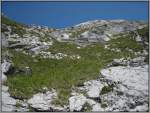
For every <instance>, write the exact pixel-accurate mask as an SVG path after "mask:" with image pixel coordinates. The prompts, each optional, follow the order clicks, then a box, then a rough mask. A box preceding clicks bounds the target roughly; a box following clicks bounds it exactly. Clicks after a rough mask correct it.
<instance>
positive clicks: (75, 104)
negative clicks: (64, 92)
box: [69, 94, 86, 111]
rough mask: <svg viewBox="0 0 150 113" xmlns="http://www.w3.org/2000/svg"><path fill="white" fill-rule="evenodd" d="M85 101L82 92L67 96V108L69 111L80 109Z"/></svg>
mask: <svg viewBox="0 0 150 113" xmlns="http://www.w3.org/2000/svg"><path fill="white" fill-rule="evenodd" d="M85 103H86V97H85V96H83V95H82V94H77V95H75V96H72V97H70V98H69V109H70V111H81V109H82V107H83V105H84V104H85Z"/></svg>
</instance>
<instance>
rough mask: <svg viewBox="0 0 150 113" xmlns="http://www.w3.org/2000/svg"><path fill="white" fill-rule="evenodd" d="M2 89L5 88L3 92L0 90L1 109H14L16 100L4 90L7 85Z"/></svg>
mask: <svg viewBox="0 0 150 113" xmlns="http://www.w3.org/2000/svg"><path fill="white" fill-rule="evenodd" d="M3 88H4V87H3ZM3 90H5V92H2V111H15V110H16V107H15V105H16V100H15V99H13V98H12V97H10V94H9V93H8V92H6V90H7V87H5V89H3Z"/></svg>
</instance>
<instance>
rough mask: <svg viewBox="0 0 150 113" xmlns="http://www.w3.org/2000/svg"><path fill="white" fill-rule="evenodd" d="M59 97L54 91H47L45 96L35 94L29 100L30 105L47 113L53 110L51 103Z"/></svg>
mask: <svg viewBox="0 0 150 113" xmlns="http://www.w3.org/2000/svg"><path fill="white" fill-rule="evenodd" d="M56 97H57V94H56V92H55V91H54V90H53V91H47V92H46V93H45V94H43V93H38V94H35V95H34V96H33V97H32V98H31V99H29V100H28V103H29V104H30V106H31V107H33V108H35V109H37V110H39V111H40V110H41V111H47V110H51V108H50V107H51V102H52V100H53V99H55V98H56Z"/></svg>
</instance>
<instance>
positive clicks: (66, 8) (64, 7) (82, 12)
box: [2, 1, 148, 28]
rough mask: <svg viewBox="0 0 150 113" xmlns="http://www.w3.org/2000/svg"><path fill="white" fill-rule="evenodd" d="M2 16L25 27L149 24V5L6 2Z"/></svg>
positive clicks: (144, 3) (3, 4) (142, 3)
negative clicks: (108, 22) (101, 22)
mask: <svg viewBox="0 0 150 113" xmlns="http://www.w3.org/2000/svg"><path fill="white" fill-rule="evenodd" d="M2 12H3V13H4V14H5V15H7V16H8V17H9V18H11V19H13V20H16V21H18V22H21V23H24V24H36V25H46V26H49V27H54V28H64V27H69V26H73V25H76V24H79V23H81V22H85V21H88V20H96V19H107V20H111V19H126V20H144V21H148V2H27V1H26V2H10V1H9V2H8V1H7V2H6V1H5V2H2Z"/></svg>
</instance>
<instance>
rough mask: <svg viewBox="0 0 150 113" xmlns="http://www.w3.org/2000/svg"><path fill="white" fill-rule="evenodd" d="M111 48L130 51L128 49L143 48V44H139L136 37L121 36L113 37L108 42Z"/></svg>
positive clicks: (136, 49)
mask: <svg viewBox="0 0 150 113" xmlns="http://www.w3.org/2000/svg"><path fill="white" fill-rule="evenodd" d="M108 44H110V46H109V47H110V48H119V49H120V50H121V51H126V52H128V50H127V49H132V50H133V51H135V52H137V51H140V50H142V49H143V46H142V45H141V44H138V43H137V42H136V41H135V40H134V39H131V38H130V36H128V37H119V38H117V39H112V40H110V41H109V42H108Z"/></svg>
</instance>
